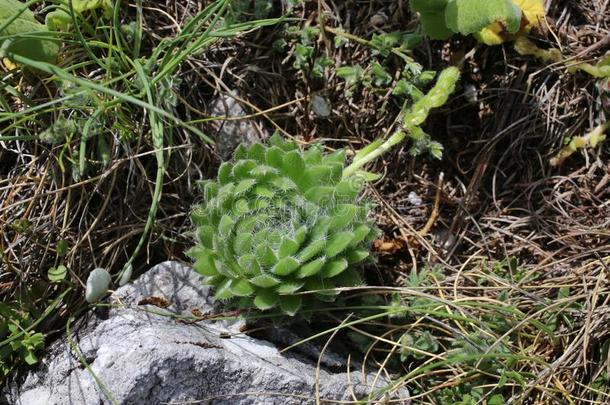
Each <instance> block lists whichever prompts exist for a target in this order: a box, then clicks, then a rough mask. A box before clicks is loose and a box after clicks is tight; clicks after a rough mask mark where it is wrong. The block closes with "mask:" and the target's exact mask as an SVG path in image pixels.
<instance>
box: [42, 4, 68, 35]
mask: <svg viewBox="0 0 610 405" xmlns="http://www.w3.org/2000/svg"><path fill="white" fill-rule="evenodd" d="M44 21H45V25H46V26H47V28H48V29H49V31H64V32H66V31H69V30H70V27H71V26H72V16H71V15H70V14H69V13H68V12H67V11H65V10H62V9H59V8H58V9H56V10H53V11H51V12H50V13H48V14H47V15H46V17H45V19H44Z"/></svg>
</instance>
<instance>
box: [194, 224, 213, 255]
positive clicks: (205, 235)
mask: <svg viewBox="0 0 610 405" xmlns="http://www.w3.org/2000/svg"><path fill="white" fill-rule="evenodd" d="M213 237H214V228H213V227H212V226H209V225H203V226H200V227H198V228H197V239H198V240H199V243H201V244H202V245H203V246H205V247H207V248H209V249H211V248H212V238H213Z"/></svg>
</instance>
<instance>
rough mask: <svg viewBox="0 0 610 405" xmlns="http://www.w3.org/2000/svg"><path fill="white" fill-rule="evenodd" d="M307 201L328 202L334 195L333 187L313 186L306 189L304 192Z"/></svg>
mask: <svg viewBox="0 0 610 405" xmlns="http://www.w3.org/2000/svg"><path fill="white" fill-rule="evenodd" d="M303 195H304V196H305V198H307V199H308V200H309V201H312V202H315V203H317V204H320V203H326V204H328V203H330V202H331V201H332V200H333V198H334V196H335V188H334V187H330V186H315V187H311V188H310V189H308V190H307V191H306V192H305V193H304V194H303Z"/></svg>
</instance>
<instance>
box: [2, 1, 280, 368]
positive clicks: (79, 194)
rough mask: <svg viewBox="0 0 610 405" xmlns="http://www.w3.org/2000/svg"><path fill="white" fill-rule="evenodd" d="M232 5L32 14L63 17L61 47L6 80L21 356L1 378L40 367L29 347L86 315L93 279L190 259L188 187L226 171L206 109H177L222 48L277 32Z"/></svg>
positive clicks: (10, 345)
mask: <svg viewBox="0 0 610 405" xmlns="http://www.w3.org/2000/svg"><path fill="white" fill-rule="evenodd" d="M229 3H230V2H229V1H227V0H218V1H212V2H209V4H207V6H206V7H204V8H203V9H201V10H199V9H196V8H193V7H191V5H185V6H184V7H183V8H181V9H180V12H181V13H182V16H181V18H179V19H178V20H179V21H180V22H177V20H175V19H173V18H172V17H171V14H170V13H167V12H164V11H163V10H162V8H149V7H147V6H145V5H144V4H143V3H142V2H141V1H135V2H132V3H130V4H129V5H128V4H126V3H123V2H112V4H113V7H107V6H108V4H111V3H104V8H103V9H98V8H87V7H86V8H84V9H80V8H79V9H74V8H72V7H69V5H68V4H67V3H66V4H64V3H58V4H54V5H49V4H47V5H48V6H49V7H47V8H45V9H42V6H43V2H40V3H39V4H38V3H36V2H29V3H28V4H29V5H31V6H32V7H33V8H34V7H36V10H37V11H39V12H40V13H39V17H42V16H44V13H49V12H52V13H53V16H54V17H58V16H59V17H61V18H59V19H57V18H54V19H53V21H55V23H54V24H53V25H52V26H53V27H54V29H55V30H61V32H60V31H54V32H53V33H52V34H53V35H54V36H53V38H54V42H55V43H56V44H61V49H60V52H59V55H58V59H57V60H56V61H55V63H48V62H45V61H40V60H36V59H33V58H31V57H27V56H26V55H27V54H23V53H11V52H10V49H9V52H8V53H7V56H8V57H9V58H10V63H5V65H3V70H2V90H1V91H0V144H1V145H2V146H1V148H0V201H1V203H0V226H1V227H2V232H0V234H1V236H0V252H1V254H2V256H1V262H0V275H1V279H0V296H1V297H2V301H4V302H6V303H7V304H8V305H9V307H8V308H5V309H6V311H3V314H2V319H1V320H0V348H1V349H2V353H6V352H8V353H9V355H8V356H4V355H3V356H2V358H1V359H0V361H1V362H2V367H3V374H4V375H0V378H2V377H4V376H5V375H6V374H8V371H10V370H12V369H13V367H14V366H15V365H16V364H19V363H20V362H22V361H24V360H25V361H26V362H28V363H29V364H31V363H33V362H34V361H33V360H34V357H33V352H34V350H35V349H39V348H40V347H41V346H42V339H38V340H36V342H34V343H36V344H34V343H31V344H30V343H29V341H28V340H27V339H30V340H31V339H32V336H35V337H41V336H42V335H41V334H40V333H46V332H48V331H51V330H54V329H55V328H57V327H61V326H62V324H63V322H64V321H65V319H67V316H70V315H76V314H78V313H79V312H80V311H81V310H82V309H84V308H86V306H85V305H84V300H83V298H84V280H86V278H87V275H88V274H89V272H91V271H92V270H93V269H94V268H96V267H103V268H106V269H108V270H109V271H110V272H111V273H112V274H113V278H114V282H115V285H117V284H118V282H119V280H120V279H121V276H122V275H123V272H122V270H123V269H130V268H135V269H136V272H137V271H140V270H141V268H142V266H143V265H145V264H146V263H148V262H149V261H151V260H154V261H160V260H162V259H161V257H163V258H168V257H176V256H178V257H180V256H182V255H181V253H175V252H174V250H175V247H174V246H175V245H176V244H180V243H181V241H184V240H186V239H185V236H184V235H183V233H184V228H183V227H184V226H185V225H186V224H187V222H188V212H189V209H190V206H191V204H192V202H193V200H192V197H191V195H192V193H191V192H190V188H191V186H192V185H193V183H194V182H195V181H196V180H198V179H200V178H201V177H204V176H206V173H205V169H202V168H204V167H206V166H210V165H209V164H206V162H209V161H211V160H214V157H213V154H212V153H211V149H210V145H211V144H212V143H213V142H212V140H211V138H210V137H209V136H208V135H206V134H205V132H204V130H203V127H202V126H201V125H200V124H197V123H191V122H189V121H191V120H193V119H198V118H200V115H203V112H200V111H196V114H197V116H196V117H193V111H188V113H185V107H184V106H183V104H180V103H179V102H178V100H179V98H180V97H181V96H180V94H181V93H182V92H183V91H184V89H185V88H187V87H188V88H189V90H190V86H191V85H192V84H193V83H189V84H188V86H185V85H183V84H182V79H181V78H182V77H183V72H184V70H188V69H190V67H189V64H191V63H192V60H194V59H197V58H200V57H201V55H204V54H205V52H206V51H207V50H209V49H210V48H211V47H213V46H214V45H215V44H219V43H221V42H223V41H230V40H232V39H234V38H235V37H237V36H238V35H240V34H241V33H245V32H248V31H254V30H257V29H260V28H261V27H265V26H269V25H273V24H276V23H277V20H276V19H265V20H254V19H250V20H248V21H229V20H227V19H225V15H226V12H227V10H228V7H229ZM38 6H40V7H38ZM159 27H162V28H159ZM45 38H48V37H45ZM9 40H10V38H9ZM51 40H52V39H49V41H51ZM28 56H29V55H28ZM5 62H6V60H5ZM198 82H201V81H200V80H199V81H198ZM193 162H194V163H193ZM159 213H162V215H159ZM151 246H156V247H157V249H158V252H159V253H157V254H155V253H153V252H152V251H151V250H150V247H151ZM58 268H63V269H65V271H64V272H62V274H61V277H60V276H59V275H58V273H57V271H56V270H57V269H58ZM48 270H51V271H50V272H48ZM51 306H52V307H53V308H55V311H54V312H53V313H51V314H49V313H47V312H45V309H46V308H49V307H51ZM15 328H16V329H15ZM13 329H15V332H14V333H13ZM15 342H20V343H21V346H19V345H16V344H15ZM20 347H23V348H24V349H23V350H24V352H23V355H19V356H17V355H13V354H11V352H13V351H14V352H15V353H17V352H18V350H21V349H20ZM30 349H32V350H30ZM7 370H8V371H7Z"/></svg>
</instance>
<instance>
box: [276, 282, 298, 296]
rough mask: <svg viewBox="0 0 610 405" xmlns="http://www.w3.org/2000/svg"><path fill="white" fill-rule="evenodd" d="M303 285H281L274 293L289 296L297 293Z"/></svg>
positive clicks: (288, 283)
mask: <svg viewBox="0 0 610 405" xmlns="http://www.w3.org/2000/svg"><path fill="white" fill-rule="evenodd" d="M304 285H305V283H296V282H286V283H282V284H281V285H280V286H279V287H278V288H277V289H276V290H275V291H277V293H278V294H280V295H291V294H294V293H295V292H297V291H299V290H300V289H301V288H302V287H303V286H304Z"/></svg>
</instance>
